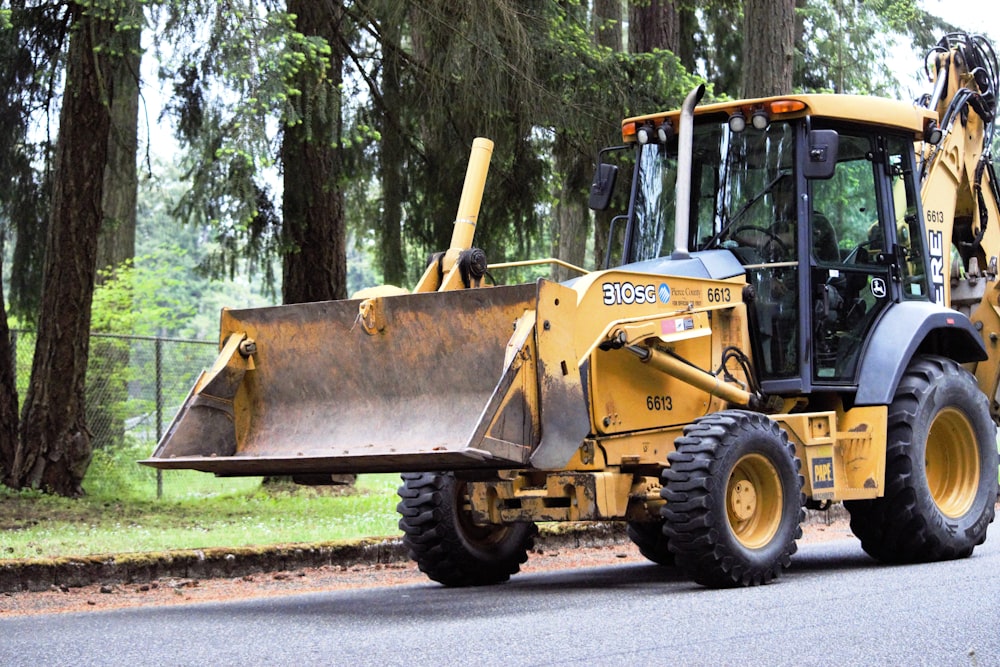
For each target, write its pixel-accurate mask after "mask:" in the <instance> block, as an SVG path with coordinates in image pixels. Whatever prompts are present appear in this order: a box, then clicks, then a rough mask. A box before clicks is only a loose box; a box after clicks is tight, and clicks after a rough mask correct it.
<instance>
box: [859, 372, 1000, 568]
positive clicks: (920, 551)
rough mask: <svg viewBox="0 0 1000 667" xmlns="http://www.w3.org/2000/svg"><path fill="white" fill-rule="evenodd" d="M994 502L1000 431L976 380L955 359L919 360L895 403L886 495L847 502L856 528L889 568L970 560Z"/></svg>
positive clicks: (982, 537)
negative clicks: (894, 564)
mask: <svg viewBox="0 0 1000 667" xmlns="http://www.w3.org/2000/svg"><path fill="white" fill-rule="evenodd" d="M996 499H997V445H996V426H995V425H994V423H993V420H992V419H991V417H990V413H989V405H988V403H987V399H986V397H985V396H984V395H983V393H982V392H981V391H980V389H979V386H978V384H977V383H976V379H975V378H974V377H973V376H972V374H971V373H969V372H968V371H966V370H965V369H963V368H962V367H961V366H959V365H958V364H956V363H955V362H954V361H952V360H950V359H946V358H944V357H936V356H924V357H918V358H916V359H915V360H914V361H913V362H912V363H911V364H910V366H909V367H908V368H907V370H906V373H905V374H904V375H903V377H902V379H901V380H900V382H899V387H898V388H897V389H896V395H895V397H894V398H893V401H892V404H891V405H890V406H889V419H888V429H887V437H886V464H885V494H884V495H883V497H881V498H875V499H872V500H856V501H849V502H845V503H844V505H845V507H846V508H847V510H848V511H849V512H850V514H851V530H852V531H853V532H854V534H855V535H856V536H857V537H858V539H860V540H861V546H862V548H863V549H864V550H865V551H866V552H867V553H868V554H869V555H870V556H872V557H873V558H876V559H878V560H880V561H883V562H886V563H920V562H930V561H938V560H950V559H954V558H965V557H967V556H969V555H971V554H972V550H973V548H975V547H976V546H977V545H979V544H982V543H983V541H984V540H985V539H986V529H987V527H988V526H989V524H990V523H991V522H992V521H993V518H994V512H995V509H994V504H995V503H996Z"/></svg>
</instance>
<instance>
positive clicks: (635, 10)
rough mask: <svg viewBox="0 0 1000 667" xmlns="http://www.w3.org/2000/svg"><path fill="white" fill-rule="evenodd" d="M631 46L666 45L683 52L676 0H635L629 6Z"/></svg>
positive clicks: (639, 49) (641, 48)
mask: <svg viewBox="0 0 1000 667" xmlns="http://www.w3.org/2000/svg"><path fill="white" fill-rule="evenodd" d="M628 18H629V21H628V49H629V51H630V52H631V53H649V52H650V51H653V50H654V49H666V50H668V51H672V52H673V53H674V54H675V55H678V56H679V55H680V46H681V44H680V42H681V17H680V14H679V13H678V11H677V7H676V5H675V0H633V1H632V2H630V3H629V8H628Z"/></svg>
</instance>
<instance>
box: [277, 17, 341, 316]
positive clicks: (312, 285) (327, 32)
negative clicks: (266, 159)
mask: <svg viewBox="0 0 1000 667" xmlns="http://www.w3.org/2000/svg"><path fill="white" fill-rule="evenodd" d="M288 11H289V13H291V14H294V15H295V17H296V19H295V28H296V30H298V31H299V32H301V33H302V34H304V35H307V36H320V37H324V38H325V39H326V40H327V42H328V43H329V44H330V46H331V48H332V49H333V53H332V55H331V56H330V62H329V68H328V70H327V72H326V76H325V77H321V76H320V75H319V73H318V72H316V71H315V70H314V69H313V68H310V67H308V66H303V67H302V68H301V69H300V70H299V73H298V75H297V80H296V82H295V84H296V88H298V89H299V90H301V91H302V102H301V104H302V109H301V111H300V113H301V115H302V120H301V122H299V123H297V124H295V125H286V126H285V128H284V136H283V138H282V144H281V162H282V166H283V169H284V186H285V192H284V199H283V203H282V211H283V221H282V234H283V237H284V242H285V244H286V247H288V248H289V250H288V251H286V254H285V255H284V257H283V258H282V264H283V271H282V286H281V290H282V298H283V301H284V302H285V303H305V302H309V301H326V300H329V299H343V298H345V297H346V296H347V252H346V234H345V228H344V196H343V192H342V190H341V183H340V179H341V171H342V168H341V159H342V158H341V150H340V135H341V114H340V95H339V89H338V88H339V85H340V83H341V81H342V80H343V79H342V64H343V49H342V47H341V45H340V35H339V30H340V22H341V19H342V16H343V7H342V6H341V5H340V3H339V2H313V1H312V0H288Z"/></svg>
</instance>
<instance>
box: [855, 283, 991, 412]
mask: <svg viewBox="0 0 1000 667" xmlns="http://www.w3.org/2000/svg"><path fill="white" fill-rule="evenodd" d="M916 354H937V355H940V356H942V357H948V358H949V359H953V360H954V361H956V362H957V363H960V364H966V363H971V362H976V361H985V360H986V359H987V357H988V355H987V353H986V346H985V345H984V344H983V340H982V338H981V337H980V335H979V332H978V331H976V327H975V325H974V324H973V323H972V322H971V321H970V320H969V318H968V317H966V316H965V315H963V314H962V313H960V312H958V311H955V310H952V309H950V308H945V307H944V306H939V305H937V304H935V303H930V302H927V301H904V302H902V303H897V304H893V305H892V306H891V307H890V308H889V309H888V310H887V311H886V312H885V314H884V315H883V316H882V317H881V318H880V319H879V321H878V323H876V325H875V327H874V328H873V329H872V331H871V333H870V334H869V340H868V345H867V347H866V348H865V351H864V356H863V357H862V358H861V365H860V373H859V374H858V393H857V396H856V397H855V401H854V402H855V405H888V404H889V403H891V402H892V397H893V396H894V395H895V393H896V387H897V386H898V385H899V379H900V378H901V377H902V376H903V372H904V371H905V370H906V367H907V366H908V365H909V363H910V359H912V358H913V357H914V355H916Z"/></svg>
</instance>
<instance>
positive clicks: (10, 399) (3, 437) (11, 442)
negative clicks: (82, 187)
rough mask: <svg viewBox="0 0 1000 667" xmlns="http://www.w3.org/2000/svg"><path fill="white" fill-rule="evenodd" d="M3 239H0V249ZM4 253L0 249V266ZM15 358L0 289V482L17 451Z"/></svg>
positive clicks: (6, 477)
mask: <svg viewBox="0 0 1000 667" xmlns="http://www.w3.org/2000/svg"><path fill="white" fill-rule="evenodd" d="M2 249H3V243H0V250H2ZM2 266H3V253H2V252H0V268H2ZM16 364H17V360H16V359H15V358H14V348H13V346H12V345H11V344H10V329H9V328H8V326H7V308H6V305H5V304H4V298H3V291H2V290H0V483H3V484H10V478H11V475H10V470H9V469H10V467H11V466H12V465H13V463H14V457H15V456H16V454H17V374H16V369H17V365H16Z"/></svg>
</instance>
